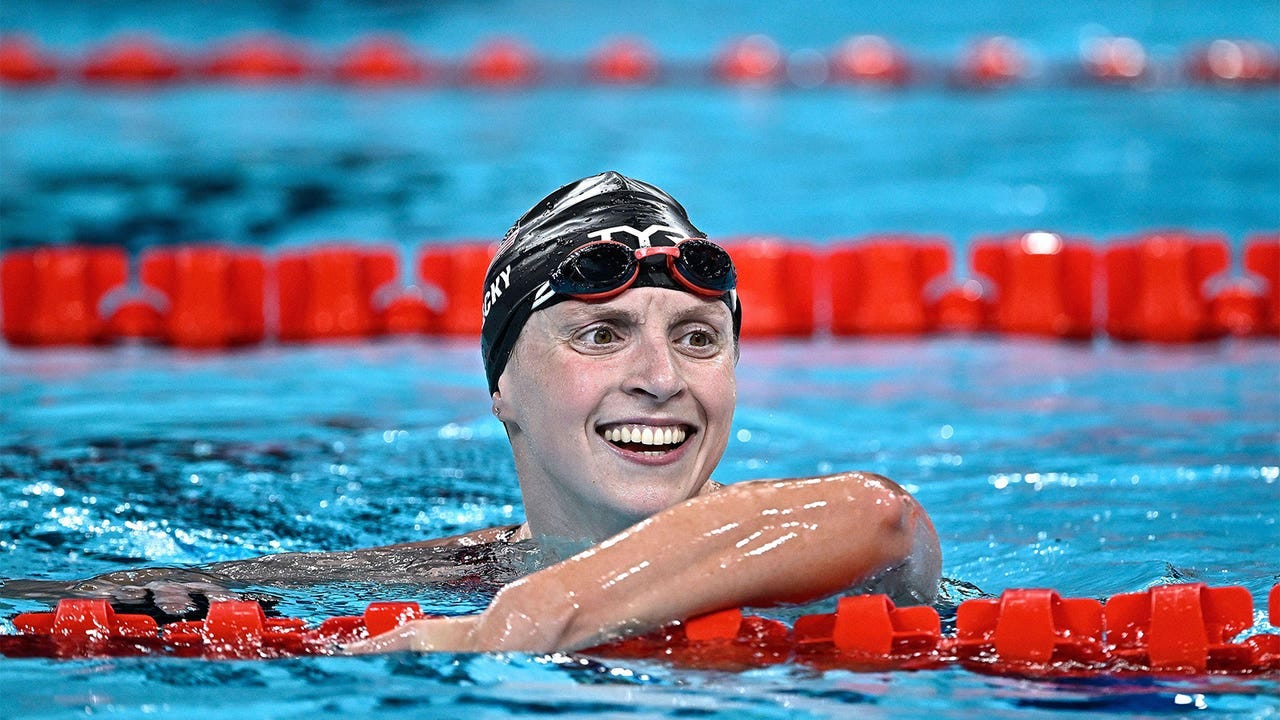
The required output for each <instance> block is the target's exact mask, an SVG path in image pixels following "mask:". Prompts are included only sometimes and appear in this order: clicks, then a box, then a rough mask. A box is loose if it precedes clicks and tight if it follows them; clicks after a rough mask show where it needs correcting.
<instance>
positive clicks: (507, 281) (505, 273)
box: [472, 265, 511, 317]
mask: <svg viewBox="0 0 1280 720" xmlns="http://www.w3.org/2000/svg"><path fill="white" fill-rule="evenodd" d="M509 287H511V266H510V265H508V266H506V267H504V268H502V271H501V272H499V273H498V275H497V276H496V277H494V278H493V282H491V283H489V287H488V288H487V289H486V290H485V291H484V304H483V306H481V308H480V316H481V317H488V316H489V308H491V307H493V304H494V303H495V302H497V300H498V298H500V297H502V292H503V291H504V290H506V289H507V288H509ZM472 297H474V296H472Z"/></svg>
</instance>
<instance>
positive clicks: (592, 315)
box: [564, 303, 641, 325]
mask: <svg viewBox="0 0 1280 720" xmlns="http://www.w3.org/2000/svg"><path fill="white" fill-rule="evenodd" d="M565 310H566V313H565V318H564V324H566V325H580V324H583V323H591V322H597V321H600V320H613V321H616V322H623V323H631V324H635V323H639V322H640V321H641V318H640V314H639V313H637V312H634V311H632V310H625V309H622V308H619V307H612V306H610V305H607V304H594V303H582V304H580V305H578V306H576V307H567V308H565Z"/></svg>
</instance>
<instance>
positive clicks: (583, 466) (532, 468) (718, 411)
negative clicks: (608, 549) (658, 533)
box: [495, 287, 737, 541]
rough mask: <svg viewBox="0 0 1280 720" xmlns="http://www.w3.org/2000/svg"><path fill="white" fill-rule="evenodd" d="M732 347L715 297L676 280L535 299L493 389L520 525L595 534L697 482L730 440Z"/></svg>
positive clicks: (728, 324)
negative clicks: (596, 297)
mask: <svg viewBox="0 0 1280 720" xmlns="http://www.w3.org/2000/svg"><path fill="white" fill-rule="evenodd" d="M736 359H737V348H736V347H735V344H734V340H733V322H732V318H731V317H730V314H729V310H728V308H727V307H726V306H725V304H724V303H723V302H720V301H719V300H708V299H705V298H699V297H697V296H694V295H692V294H690V293H686V292H679V291H674V290H667V289H660V288H652V287H645V288H633V289H631V290H628V291H626V292H624V293H622V294H621V295H619V296H618V297H616V298H613V299H611V300H608V301H606V302H580V301H576V300H569V301H565V302H562V303H559V304H557V305H553V306H552V307H550V308H547V309H546V310H542V311H539V312H536V313H534V314H533V315H532V316H531V317H530V319H529V321H528V323H527V324H526V325H525V326H524V328H523V330H522V331H521V333H520V338H519V340H518V341H517V342H516V345H515V348H514V350H513V351H512V355H511V360H510V362H509V363H508V365H507V368H506V370H505V371H504V373H503V375H502V377H501V378H500V380H499V382H498V393H497V395H496V396H495V406H496V407H497V408H498V416H499V418H501V419H502V421H503V422H504V423H506V426H507V429H508V432H509V434H510V437H511V445H512V450H513V452H514V454H515V458H516V469H517V471H518V472H519V475H520V485H521V490H522V492H523V494H524V501H525V511H526V513H527V515H528V518H529V523H530V526H531V528H532V530H533V531H534V532H535V533H537V534H540V535H550V536H556V537H564V538H568V539H575V540H576V539H591V540H597V541H598V540H601V539H603V538H605V537H608V536H609V535H613V534H614V533H617V532H620V531H621V530H623V529H625V528H626V527H628V526H630V525H632V524H634V523H635V522H638V521H639V520H642V519H644V518H646V517H649V516H650V515H652V514H654V513H656V512H658V511H660V510H662V509H664V508H667V507H670V506H672V505H674V504H676V503H679V502H681V501H683V500H686V499H688V498H690V497H693V496H694V495H697V494H698V492H699V490H700V489H701V488H702V487H703V485H704V484H705V483H706V482H707V480H708V479H709V478H710V476H711V471H712V470H713V469H714V468H715V466H716V464H717V463H718V462H719V461H720V456H721V455H722V454H723V453H724V449H725V445H726V444H727V443H728V440H729V427H730V425H731V423H732V421H733V409H734V405H735V403H736V401H737V390H736V385H735V381H734V364H735V362H736Z"/></svg>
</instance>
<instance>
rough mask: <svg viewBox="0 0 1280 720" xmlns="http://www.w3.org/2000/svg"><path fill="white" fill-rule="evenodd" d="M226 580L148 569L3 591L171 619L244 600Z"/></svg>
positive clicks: (13, 584)
mask: <svg viewBox="0 0 1280 720" xmlns="http://www.w3.org/2000/svg"><path fill="white" fill-rule="evenodd" d="M221 580H222V578H219V577H218V576H216V575H211V574H208V573H203V572H199V571H196V570H184V569H180V568H145V569H141V570H126V571H122V572H113V573H107V574H104V575H98V576H97V577H93V578H89V579H88V580H79V581H72V582H66V581H60V580H8V581H6V582H5V583H4V586H3V589H0V594H3V595H4V596H5V597H11V598H22V599H25V600H43V601H46V602H50V603H52V602H56V601H58V600H61V599H63V598H84V597H88V598H103V599H106V600H108V601H110V602H111V604H112V605H113V606H115V607H116V608H117V609H118V610H123V611H126V612H137V613H142V614H146V615H151V616H153V617H156V618H157V619H162V620H171V619H180V618H184V617H186V616H187V615H189V614H191V613H194V612H203V611H204V609H205V608H207V607H208V605H209V603H211V602H216V601H218V600H237V599H239V598H240V595H239V594H238V593H236V592H233V591H232V590H229V589H227V588H226V587H224V586H223V585H222V584H221V583H220V581H221Z"/></svg>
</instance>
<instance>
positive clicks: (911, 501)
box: [863, 478, 942, 604]
mask: <svg viewBox="0 0 1280 720" xmlns="http://www.w3.org/2000/svg"><path fill="white" fill-rule="evenodd" d="M879 480H883V482H884V483H886V485H887V488H888V491H887V492H886V493H885V494H884V495H883V497H882V498H880V499H878V501H877V506H878V517H877V523H878V527H879V528H880V529H881V536H882V538H883V545H882V547H883V548H884V550H885V555H886V557H885V558H884V561H885V563H884V567H885V569H884V570H883V571H881V572H878V573H876V574H875V576H874V577H873V578H872V579H871V581H870V583H868V585H867V586H864V588H863V589H864V590H867V591H874V592H882V593H885V594H887V595H889V596H890V597H892V598H893V600H894V602H897V603H899V604H920V603H929V602H932V601H933V600H934V598H935V597H937V594H938V582H939V580H940V578H941V576H942V550H941V547H940V546H939V544H938V534H937V532H936V531H935V530H934V528H933V522H932V521H931V520H930V519H929V515H928V513H926V512H925V510H924V508H923V507H922V506H921V505H920V503H919V501H917V500H916V499H915V498H914V497H912V496H911V494H910V493H908V492H907V491H905V490H903V489H902V488H900V487H898V486H897V485H896V484H893V483H892V482H891V481H888V480H885V479H883V478H879Z"/></svg>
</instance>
